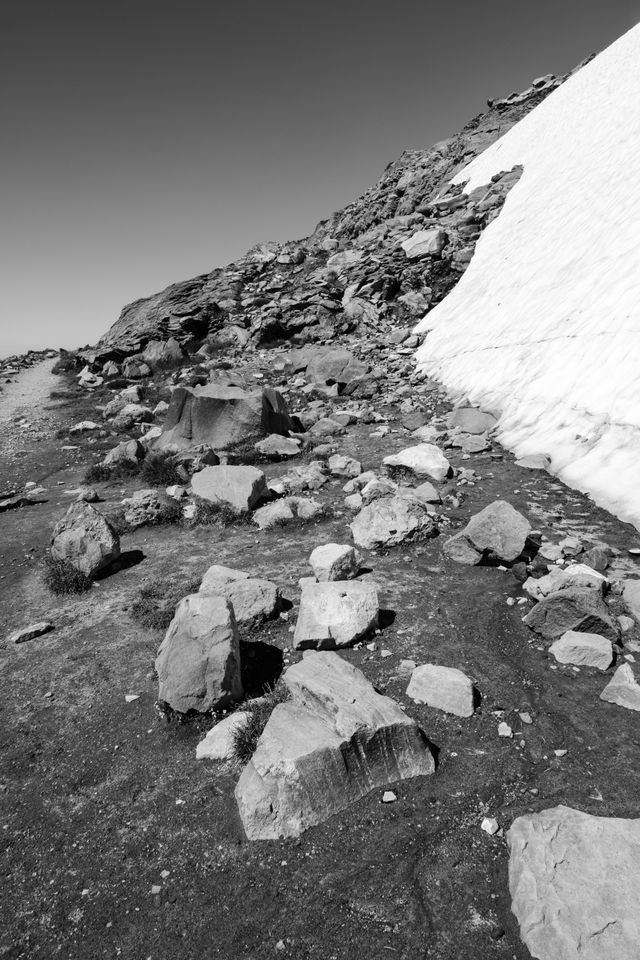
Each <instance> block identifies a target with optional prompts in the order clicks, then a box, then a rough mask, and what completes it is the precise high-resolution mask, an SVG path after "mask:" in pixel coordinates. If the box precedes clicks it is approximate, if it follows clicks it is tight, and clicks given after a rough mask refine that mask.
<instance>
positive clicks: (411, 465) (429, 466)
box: [382, 443, 451, 482]
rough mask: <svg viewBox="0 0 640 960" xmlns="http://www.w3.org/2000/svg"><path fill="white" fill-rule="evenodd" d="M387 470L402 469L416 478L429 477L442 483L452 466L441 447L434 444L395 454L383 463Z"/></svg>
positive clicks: (422, 445)
mask: <svg viewBox="0 0 640 960" xmlns="http://www.w3.org/2000/svg"><path fill="white" fill-rule="evenodd" d="M382 462H383V464H384V465H385V467H386V468H387V469H392V470H393V468H394V467H395V468H397V467H401V468H403V469H404V470H408V471H409V472H410V473H412V474H413V475H414V476H415V477H429V478H430V479H431V480H436V481H438V482H441V481H442V480H444V479H446V477H447V476H448V474H449V471H450V470H451V464H450V463H449V461H448V460H447V458H446V457H445V455H444V454H443V452H442V450H440V448H439V447H436V445H435V444H434V443H418V444H416V446H415V447H406V449H405V450H400V452H399V453H393V454H391V455H390V456H388V457H385V458H384V460H383V461H382Z"/></svg>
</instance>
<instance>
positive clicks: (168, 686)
mask: <svg viewBox="0 0 640 960" xmlns="http://www.w3.org/2000/svg"><path fill="white" fill-rule="evenodd" d="M155 667H156V671H157V673H158V681H159V688H158V699H159V700H160V701H162V702H164V703H167V704H168V705H169V706H170V707H171V708H172V709H173V710H177V711H178V712H179V713H186V712H187V711H188V710H196V711H198V712H200V713H204V712H206V711H207V710H217V709H219V708H222V707H226V706H229V704H231V703H233V702H235V701H236V700H239V699H240V698H241V696H242V681H241V679H240V641H239V636H238V628H237V625H236V620H235V616H234V613H233V607H232V606H231V604H230V603H229V601H228V600H226V599H225V598H224V597H220V596H207V595H205V594H200V593H195V594H191V595H189V596H188V597H184V598H183V599H182V600H181V601H180V603H179V604H178V607H177V609H176V613H175V616H174V618H173V620H172V621H171V623H170V624H169V628H168V630H167V632H166V634H165V637H164V640H163V641H162V643H161V645H160V649H159V650H158V656H157V658H156V663H155Z"/></svg>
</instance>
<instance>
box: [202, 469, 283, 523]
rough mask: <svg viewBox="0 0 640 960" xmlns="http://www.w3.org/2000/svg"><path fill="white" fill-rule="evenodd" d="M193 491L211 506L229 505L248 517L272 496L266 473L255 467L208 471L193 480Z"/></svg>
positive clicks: (205, 470)
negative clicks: (248, 514) (268, 487)
mask: <svg viewBox="0 0 640 960" xmlns="http://www.w3.org/2000/svg"><path fill="white" fill-rule="evenodd" d="M191 489H192V490H193V492H194V494H195V495H196V496H198V497H202V499H203V500H208V501H209V503H225V504H228V505H229V506H230V507H232V508H233V509H234V510H236V511H237V512H238V513H248V511H249V510H252V509H253V508H254V507H255V506H256V504H258V503H259V502H260V500H261V499H262V498H263V497H266V496H267V495H268V492H269V491H268V489H267V483H266V480H265V476H264V473H263V472H262V470H257V469H256V468H255V467H234V466H217V467H205V468H204V470H200V471H199V472H198V473H194V475H193V476H192V478H191Z"/></svg>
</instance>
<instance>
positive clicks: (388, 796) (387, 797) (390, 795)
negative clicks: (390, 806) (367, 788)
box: [382, 790, 398, 803]
mask: <svg viewBox="0 0 640 960" xmlns="http://www.w3.org/2000/svg"><path fill="white" fill-rule="evenodd" d="M397 799H398V798H397V797H396V795H395V793H394V792H393V790H385V792H384V793H383V794H382V802H383V803H395V801H396V800H397Z"/></svg>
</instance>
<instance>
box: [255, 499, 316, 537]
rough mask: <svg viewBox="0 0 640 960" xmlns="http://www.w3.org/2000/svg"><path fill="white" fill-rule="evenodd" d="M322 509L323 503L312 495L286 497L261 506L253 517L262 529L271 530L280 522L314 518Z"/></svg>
mask: <svg viewBox="0 0 640 960" xmlns="http://www.w3.org/2000/svg"><path fill="white" fill-rule="evenodd" d="M322 511H323V507H322V504H321V503H319V502H318V501H317V500H314V499H313V498H312V497H285V498H284V499H283V500H277V501H276V502H275V503H267V504H265V506H264V507H259V508H258V509H257V510H256V511H255V512H254V514H253V516H252V517H251V519H252V521H253V522H254V523H255V524H256V526H258V527H260V529H261V530H269V529H270V528H271V527H275V526H277V525H278V524H286V523H290V522H291V521H293V520H296V519H298V520H313V518H314V517H317V516H319V515H320V514H321V513H322Z"/></svg>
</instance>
